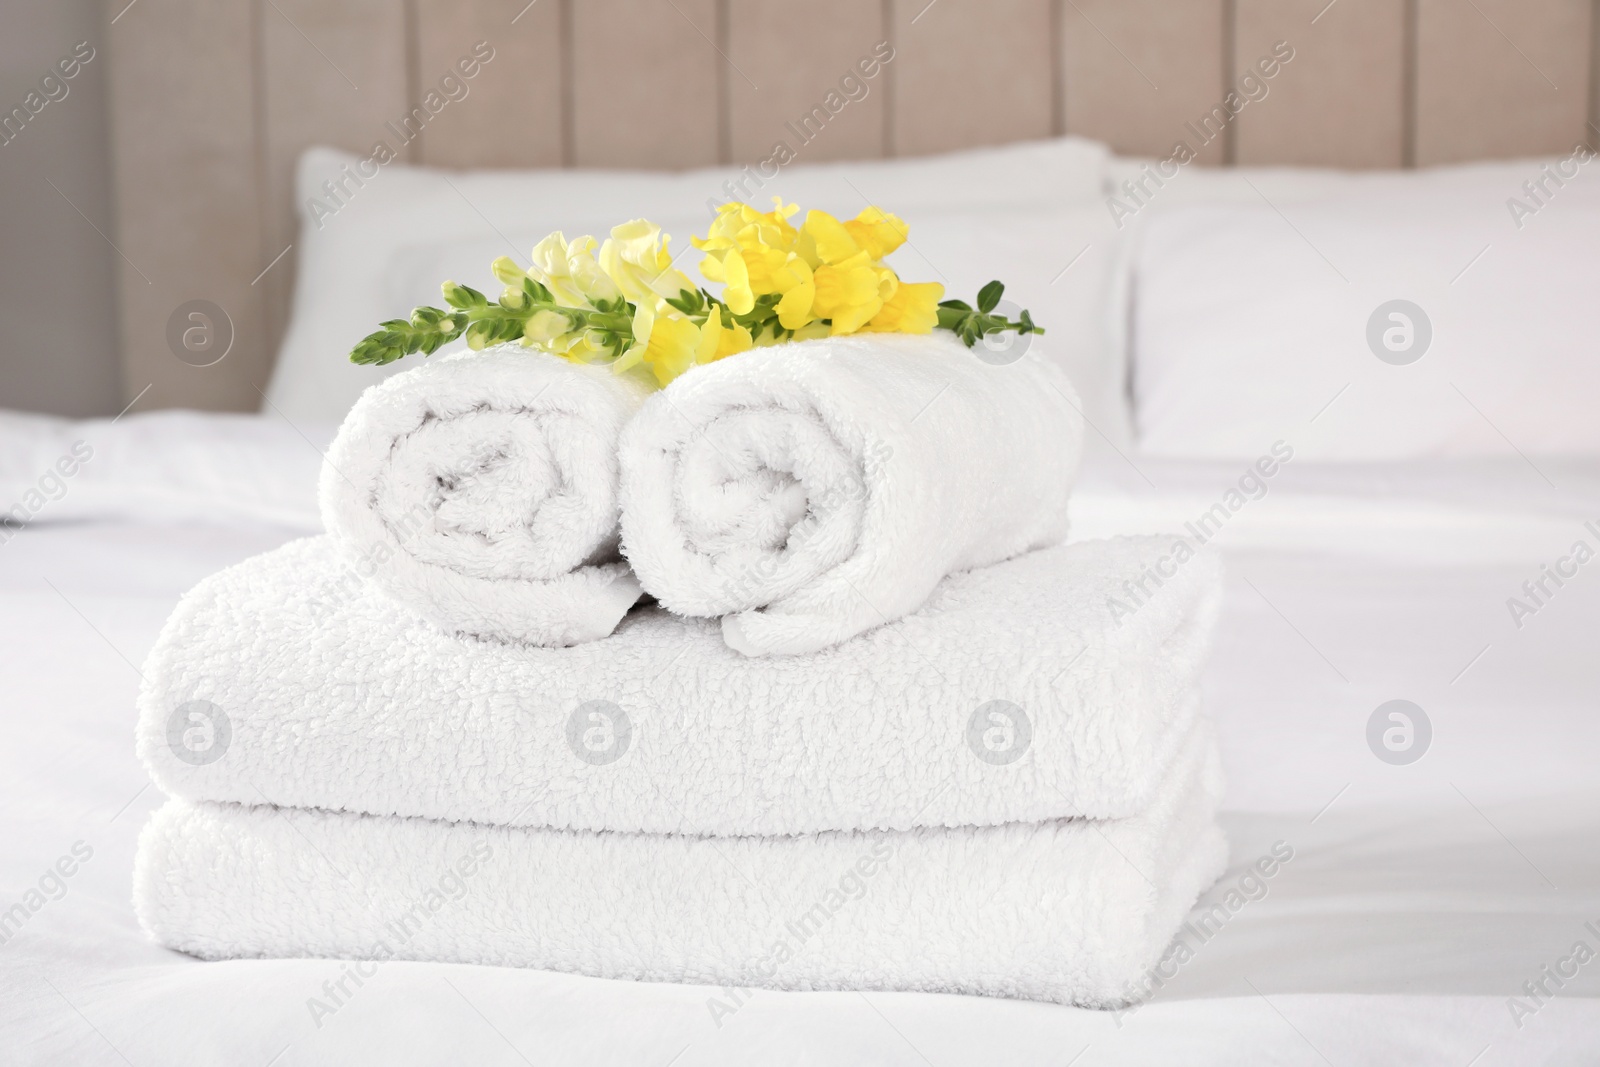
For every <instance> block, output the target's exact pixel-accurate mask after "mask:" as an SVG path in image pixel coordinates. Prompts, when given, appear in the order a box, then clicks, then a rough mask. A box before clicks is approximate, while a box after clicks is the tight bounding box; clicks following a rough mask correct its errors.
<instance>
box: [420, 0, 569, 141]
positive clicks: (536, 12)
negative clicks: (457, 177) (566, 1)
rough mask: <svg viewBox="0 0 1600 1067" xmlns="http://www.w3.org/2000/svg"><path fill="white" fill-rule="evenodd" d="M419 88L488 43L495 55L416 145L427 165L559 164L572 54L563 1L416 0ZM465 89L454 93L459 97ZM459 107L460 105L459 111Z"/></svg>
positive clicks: (435, 81) (430, 84) (432, 82)
mask: <svg viewBox="0 0 1600 1067" xmlns="http://www.w3.org/2000/svg"><path fill="white" fill-rule="evenodd" d="M415 2H416V5H417V9H416V10H417V44H416V56H417V69H416V83H417V89H418V90H419V91H423V92H425V91H426V90H427V89H429V88H430V87H438V85H439V83H440V79H442V78H444V77H445V76H446V75H447V74H450V73H451V72H452V71H455V72H456V73H457V74H458V75H459V71H458V70H457V67H456V65H457V64H458V63H459V62H460V61H461V60H462V59H463V58H464V57H468V56H470V55H471V53H472V48H473V46H474V45H477V44H478V43H479V42H484V43H487V44H488V45H489V47H491V48H493V49H494V58H493V59H492V60H490V61H489V63H488V64H487V65H485V66H484V67H483V68H482V70H481V71H480V72H479V74H478V76H477V77H475V78H473V79H472V80H471V81H469V82H464V83H463V84H465V86H466V89H467V95H466V96H465V97H464V98H462V99H461V100H459V101H453V102H452V103H451V104H450V106H449V107H447V108H446V109H445V110H444V111H443V112H441V113H440V115H439V121H438V122H436V123H434V124H432V125H430V126H428V127H427V128H426V129H425V131H424V132H423V135H422V137H421V138H420V139H419V140H418V142H417V143H418V144H419V145H420V146H421V149H422V151H421V157H420V158H421V161H422V162H424V163H432V164H435V165H438V166H444V167H559V166H561V164H562V163H563V162H565V159H564V158H563V154H562V129H561V127H562V107H563V106H564V105H563V96H562V87H561V78H562V66H563V63H564V60H565V57H566V55H567V52H566V49H565V48H563V47H562V44H561V42H562V41H563V40H565V39H566V27H565V26H564V25H563V23H564V21H565V19H564V12H563V10H562V6H563V5H562V2H561V0H536V2H535V3H533V4H531V5H530V4H529V3H528V0H415ZM460 91H461V90H460V89H456V90H455V92H457V93H459V92H460ZM458 104H459V106H457V105H458Z"/></svg>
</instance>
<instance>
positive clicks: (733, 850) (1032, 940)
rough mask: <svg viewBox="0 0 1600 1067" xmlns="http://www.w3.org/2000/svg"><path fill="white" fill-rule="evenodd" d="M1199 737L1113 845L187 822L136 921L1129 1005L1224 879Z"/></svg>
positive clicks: (714, 975)
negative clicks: (1200, 902)
mask: <svg viewBox="0 0 1600 1067" xmlns="http://www.w3.org/2000/svg"><path fill="white" fill-rule="evenodd" d="M1195 733H1196V735H1195V736H1194V737H1193V738H1192V739H1191V741H1190V742H1189V743H1188V744H1187V745H1185V751H1184V752H1183V754H1182V755H1181V756H1180V758H1179V759H1178V761H1177V763H1176V765H1175V766H1174V768H1173V773H1172V774H1171V775H1169V776H1168V778H1167V781H1166V782H1165V783H1164V784H1163V787H1162V789H1161V790H1160V791H1159V792H1158V794H1157V795H1156V797H1155V798H1154V800H1153V803H1152V804H1151V806H1150V807H1149V809H1148V810H1146V811H1145V812H1144V813H1142V814H1140V815H1138V816H1136V817H1133V818H1129V819H1122V820H1116V821H1111V822H1105V823H1096V822H1089V821H1086V820H1067V821H1052V822H1045V823H1042V824H1017V823H1013V824H1008V825H1004V826H995V827H986V828H973V827H955V828H930V829H919V830H913V831H909V832H882V831H877V832H864V833H832V834H821V835H814V836H804V837H789V838H760V837H741V838H723V839H711V838H697V837H683V836H657V835H650V834H620V833H602V834H596V833H585V832H573V831H562V830H541V829H511V828H504V827H486V826H479V825H473V824H470V823H444V822H435V821H431V820H425V819H399V818H393V817H373V816H355V815H337V814H330V813H325V812H310V811H296V810H276V809H271V808H242V807H238V806H236V805H217V804H204V803H201V804H193V803H189V802H186V801H170V802H169V803H168V804H167V805H166V806H165V807H164V808H162V809H161V810H160V811H159V812H158V813H157V814H156V816H155V817H154V819H153V820H152V821H151V823H150V824H149V825H148V826H147V827H146V829H145V831H144V834H143V836H142V838H141V840H140V847H139V857H138V861H137V865H136V870H135V873H134V902H135V907H136V910H137V912H138V916H139V921H140V922H141V924H142V925H143V926H144V927H145V929H146V930H148V931H149V932H150V933H151V934H152V935H153V936H154V937H155V938H156V940H158V941H159V942H161V943H162V944H164V945H167V946H168V947H171V948H174V949H178V950H180V951H183V952H188V953H192V954H194V955H197V956H201V957H205V958H208V959H223V958H235V957H256V956H339V957H347V958H352V959H368V960H387V959H421V960H443V961H453V962H464V963H480V964H494V965H502V966H506V965H509V966H522V967H539V968H544V969H548V970H558V971H574V972H579V973H582V974H590V975H596V976H601V977H608V978H630V979H640V980H648V981H672V982H704V983H710V984H714V985H722V986H760V987H767V988H776V989H903V990H925V991H933V992H947V993H976V994H987V995H993V996H1006V997H1022V998H1030V999H1038V1000H1050V1001H1058V1002H1062V1003H1072V1004H1080V1005H1085V1006H1091V1007H1113V1006H1120V1005H1122V1004H1124V1003H1127V1002H1129V1001H1131V1000H1133V999H1136V998H1137V997H1138V996H1139V995H1140V994H1141V993H1142V992H1143V991H1144V990H1145V989H1146V988H1147V985H1148V983H1147V982H1144V981H1142V978H1143V976H1144V975H1145V973H1146V972H1147V971H1148V970H1149V968H1151V967H1152V966H1153V965H1155V964H1156V962H1157V961H1158V959H1159V958H1160V955H1161V953H1162V951H1163V949H1164V948H1165V947H1166V945H1167V944H1168V943H1169V941H1170V940H1171V938H1172V936H1173V934H1174V933H1175V932H1176V931H1177V929H1178V927H1179V925H1180V924H1181V923H1182V921H1183V917H1184V915H1185V913H1186V912H1187V911H1188V909H1189V908H1190V907H1191V906H1192V905H1193V903H1194V901H1195V899H1196V897H1197V896H1198V895H1199V894H1200V893H1201V892H1202V891H1203V890H1204V889H1205V888H1206V886H1208V885H1209V884H1210V883H1211V882H1212V881H1213V880H1214V879H1215V878H1216V877H1217V876H1218V875H1219V874H1220V873H1221V871H1222V870H1223V868H1224V867H1225V865H1226V861H1227V847H1226V843H1225V842H1224V840H1223V838H1222V835H1221V832H1220V830H1219V829H1218V828H1217V826H1216V824H1215V821H1214V819H1213V813H1214V810H1215V807H1216V804H1217V800H1218V797H1219V796H1220V794H1221V774H1220V771H1219V770H1218V766H1217V760H1216V754H1215V750H1214V745H1213V744H1212V743H1211V741H1210V738H1209V730H1208V729H1205V728H1202V729H1200V730H1198V731H1196V732H1195ZM1013 769H1014V768H1013ZM999 770H1001V771H1004V770H1005V769H1004V768H1000V769H999ZM358 973H359V974H362V975H365V976H366V977H370V976H371V975H372V973H373V971H372V970H371V969H370V965H369V966H367V967H364V968H361V969H360V970H359V971H358ZM325 1007H327V1008H334V1007H337V1005H334V1004H331V1003H330V1004H327V1005H325Z"/></svg>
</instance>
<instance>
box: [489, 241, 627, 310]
mask: <svg viewBox="0 0 1600 1067" xmlns="http://www.w3.org/2000/svg"><path fill="white" fill-rule="evenodd" d="M532 258H533V263H532V265H530V266H529V267H528V271H527V273H528V275H529V276H530V277H532V278H533V280H534V281H537V282H540V283H542V284H543V285H544V286H545V287H546V288H547V289H549V290H550V294H551V295H552V296H554V297H555V298H556V303H558V304H560V305H561V306H562V307H576V308H588V307H593V306H594V302H595V301H597V300H615V299H616V298H617V297H618V296H621V295H622V294H621V291H620V290H619V289H618V288H617V286H616V284H615V283H613V282H612V280H611V279H610V278H609V277H607V276H606V273H605V271H603V270H601V269H600V265H599V264H598V263H597V262H595V258H594V238H593V237H579V238H577V239H576V240H574V241H572V242H571V243H570V244H569V243H568V242H567V239H566V238H565V237H564V236H562V233H561V231H560V230H557V231H556V232H555V233H552V234H551V235H550V236H549V237H546V238H545V239H544V240H542V241H540V242H539V243H538V244H536V245H534V246H533V257H532ZM513 266H514V264H513ZM497 273H498V272H497Z"/></svg>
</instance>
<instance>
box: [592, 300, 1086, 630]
mask: <svg viewBox="0 0 1600 1067" xmlns="http://www.w3.org/2000/svg"><path fill="white" fill-rule="evenodd" d="M1082 436H1083V420H1082V416H1081V414H1080V411H1079V404H1078V400H1077V397H1076V396H1075V395H1074V394H1073V391H1072V386H1071V385H1070V384H1068V382H1067V380H1066V378H1065V377H1064V376H1063V375H1062V374H1061V372H1060V371H1059V370H1057V369H1056V368H1055V367H1054V366H1052V365H1051V364H1050V363H1048V362H1047V361H1046V360H1044V359H1043V358H1041V357H1040V356H1039V355H1038V353H1036V352H1028V353H1025V354H1024V355H1023V356H1022V357H1021V358H1020V359H1018V360H1016V361H1015V362H1012V363H1009V364H1006V365H1003V366H996V365H991V364H989V363H985V362H983V361H982V360H981V359H979V358H978V356H977V355H976V354H974V353H973V352H972V351H970V350H968V349H967V348H966V347H964V346H963V345H962V344H961V343H960V342H959V341H957V340H956V339H955V338H954V337H953V336H952V335H950V334H948V333H942V332H939V331H935V333H934V334H933V335H929V336H916V335H907V334H874V335H870V336H850V337H838V338H825V339H820V340H814V341H805V342H800V343H797V344H787V345H781V346H778V347H774V348H768V349H764V350H760V351H756V352H751V353H747V354H745V355H741V356H740V357H739V358H737V359H728V360H722V361H719V362H717V363H714V364H711V365H709V366H706V367H701V368H697V369H696V370H694V371H693V372H691V373H689V374H686V375H684V376H683V377H682V378H680V379H678V380H677V381H675V382H673V383H672V384H671V385H670V386H668V387H667V388H666V389H665V390H663V391H662V392H660V393H659V394H657V395H655V396H652V397H651V398H650V399H649V400H647V401H646V402H645V404H644V406H643V407H642V408H641V409H640V411H639V414H638V415H637V416H636V417H635V418H634V419H633V421H632V422H631V423H630V424H629V425H628V428H627V429H626V430H625V431H624V433H623V437H622V539H623V548H624V552H625V554H626V555H627V557H628V559H629V561H630V562H631V563H632V564H633V567H634V570H635V571H636V572H637V573H638V575H639V580H640V582H641V583H642V584H643V585H644V588H645V590H646V591H647V592H649V593H650V594H651V595H653V596H655V597H656V598H657V599H658V600H660V601H661V603H662V604H664V605H665V606H666V607H668V608H669V609H671V610H672V611H675V612H678V613H680V614H684V615H696V616H707V617H714V616H723V619H722V630H723V636H724V638H725V640H726V641H727V643H728V644H729V645H730V646H731V647H733V648H735V649H738V650H739V651H741V652H743V653H745V654H747V655H752V656H754V655H763V654H768V653H778V654H782V653H804V652H813V651H816V650H817V649H820V648H825V647H827V646H829V645H832V644H835V643H837V642H839V641H843V640H845V639H846V638H849V637H852V636H854V635H856V634H859V633H861V632H862V631H864V630H867V629H869V628H871V627H873V626H877V625H879V624H881V623H884V622H889V621H891V620H893V619H897V618H900V617H901V616H903V615H905V614H907V613H908V612H912V611H915V610H916V609H917V608H918V607H919V606H921V605H922V603H923V602H924V601H925V600H926V599H927V598H928V595H929V594H930V593H932V591H933V589H934V586H935V585H937V584H938V582H939V580H940V579H941V578H943V577H944V576H945V575H947V574H950V573H952V572H954V571H960V570H965V569H967V568H969V567H978V566H982V565H984V564H988V563H994V562H997V561H999V560H1003V559H1007V558H1009V557H1011V556H1014V555H1016V554H1018V553H1020V552H1024V551H1027V550H1028V549H1031V548H1038V547H1041V546H1043V545H1049V544H1054V543H1056V542H1058V541H1060V540H1062V539H1063V538H1064V537H1065V536H1066V531H1067V497H1068V494H1069V493H1070V492H1071V489H1072V485H1073V481H1074V479H1075V477H1076V474H1077V467H1078V461H1079V456H1080V451H1081V446H1082Z"/></svg>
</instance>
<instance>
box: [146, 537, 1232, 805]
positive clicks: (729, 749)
mask: <svg viewBox="0 0 1600 1067" xmlns="http://www.w3.org/2000/svg"><path fill="white" fill-rule="evenodd" d="M1170 548H1171V541H1170V540H1168V539H1163V538H1154V537H1151V538H1128V539H1117V540H1113V541H1093V542H1084V543H1082V544H1076V545H1065V546H1058V547H1056V548H1050V549H1045V550H1043V551H1040V552H1034V553H1030V554H1028V555H1024V556H1020V557H1018V558H1016V559H1014V560H1010V561H1008V562H1006V563H1002V564H998V565H996V566H993V567H986V568H983V569H981V570H975V571H969V572H966V573H964V574H959V575H953V576H951V577H950V578H949V579H947V580H946V581H945V582H943V583H941V585H940V587H939V588H938V590H936V591H935V593H934V595H933V597H932V598H930V600H929V602H928V603H927V605H925V606H924V608H923V609H922V610H921V611H920V612H917V613H915V614H913V615H909V616H907V617H905V618H903V619H900V620H898V621H896V622H894V623H892V624H890V625H888V626H884V627H881V628H879V629H877V630H874V631H872V632H870V633H867V634H863V635H861V636H860V637H857V638H855V639H853V640H851V641H848V642H846V643H844V644H842V645H839V646H837V647H835V648H832V649H828V650H826V651H824V652H820V653H817V654H816V655H814V656H810V657H805V658H794V657H779V658H761V659H750V658H747V657H744V656H741V655H739V654H738V653H736V652H733V651H732V650H730V649H729V648H727V646H726V645H724V644H723V642H722V639H721V637H720V635H719V634H718V632H717V630H716V627H715V624H714V623H713V622H711V621H709V620H702V619H684V618H681V617H678V616H674V615H671V614H670V613H668V612H666V611H663V610H661V609H660V608H645V609H641V610H639V611H636V612H634V613H633V614H632V615H630V616H629V617H628V618H627V619H626V620H624V622H623V623H622V625H621V626H620V627H619V628H618V630H617V632H616V633H615V634H613V635H612V636H611V637H609V638H606V639H604V640H601V641H595V642H591V643H589V644H585V645H578V646H575V647H573V648H565V649H544V648H529V647H511V646H505V645H500V644H494V643H488V642H481V641H472V640H461V639H457V638H452V637H449V636H447V635H445V634H442V633H439V632H438V631H436V630H435V629H433V628H432V627H430V626H429V625H427V624H426V623H424V622H422V621H421V620H418V619H416V618H415V617H413V616H411V615H409V614H408V613H407V612H405V611H403V610H401V609H399V608H397V607H396V606H395V605H394V604H392V603H391V602H389V601H388V600H387V598H385V597H383V596H381V595H378V594H376V593H375V592H373V591H371V590H370V589H366V590H364V589H363V587H362V586H361V585H360V583H359V582H358V583H356V584H355V585H354V586H353V587H350V586H347V584H346V582H345V578H344V575H345V572H344V571H343V569H342V568H341V566H340V564H339V562H338V559H337V557H336V556H335V555H334V553H333V552H332V550H331V549H330V547H329V546H328V544H327V542H326V540H325V539H323V538H311V539H307V540H303V541H297V542H293V543H291V544H289V545H286V546H284V547H283V548H280V549H277V550H275V551H273V552H270V553H267V554H266V555H263V556H258V557H256V558H254V559H251V560H248V561H246V562H244V563H242V564H240V565H238V566H236V567H233V568H230V569H228V570H226V571H223V572H221V573H219V574H216V575H214V576H212V577H211V578H208V579H207V580H205V581H204V582H202V583H200V584H199V585H198V586H196V587H195V589H194V590H193V591H191V592H190V593H189V594H188V595H187V596H186V597H185V598H184V600H183V601H182V602H181V603H180V604H179V606H178V608H177V609H176V610H175V611H174V612H173V614H172V617H171V619H170V620H169V621H168V622H167V625H166V628H165V629H164V630H163V632H162V634H161V636H160V638H159V639H158V640H157V642H156V645H155V648H154V649H153V650H152V651H151V653H150V656H149V659H148V660H147V661H146V663H145V667H144V686H143V688H142V690H141V693H140V699H139V707H140V721H139V726H138V739H139V752H140V755H141V756H142V758H143V759H144V761H145V764H146V766H148V767H149V769H150V773H151V775H152V777H153V778H154V779H155V781H156V783H157V785H159V786H160V787H161V788H162V789H163V790H164V791H166V792H167V793H169V794H171V795H174V796H179V797H186V798H189V799H195V800H213V801H237V802H240V803H244V804H268V803H270V804H282V805H288V806H296V807H316V808H328V809H333V810H340V811H355V812H368V813H372V814H380V815H390V814H396V815H420V816H426V817H429V818H438V819H449V820H470V821H474V822H482V823H491V824H509V825H530V826H556V827H572V828H579V829H593V830H603V829H608V830H644V831H650V832H656V833H673V832H681V833H697V834H757V833H769V834H788V833H804V832H810V831H814V830H853V829H876V828H884V829H906V828H909V827H912V826H920V825H962V824H968V825H983V824H992V823H1001V822H1012V821H1017V820H1040V819H1049V818H1058V817H1062V816H1071V815H1087V816H1091V817H1112V816H1120V815H1128V814H1132V813H1133V812H1135V811H1138V810H1140V809H1141V808H1142V807H1143V806H1144V805H1145V804H1146V803H1147V802H1148V799H1149V796H1150V794H1151V793H1152V791H1153V790H1154V788H1155V784H1156V782H1157V781H1158V779H1159V778H1160V776H1161V773H1162V771H1163V769H1164V768H1165V766H1166V765H1167V763H1168V761H1169V759H1170V755H1171V751H1172V749H1173V746H1174V745H1175V744H1176V742H1177V740H1178V735H1180V734H1181V733H1182V732H1183V730H1184V728H1185V726H1186V724H1187V722H1188V721H1189V720H1190V718H1192V716H1193V713H1194V707H1195V699H1194V691H1195V689H1196V686H1197V683H1198V676H1199V672H1200V668H1201V666H1202V662H1203V657H1204V655H1205V652H1206V649H1207V646H1208V645H1209V637H1210V631H1211V624H1212V620H1213V618H1214V616H1215V612H1216V603H1217V598H1218V584H1219V583H1218V573H1217V572H1218V567H1217V562H1216V560H1215V559H1214V558H1213V557H1211V556H1202V557H1197V558H1195V559H1192V560H1190V561H1189V562H1188V563H1187V564H1185V565H1183V566H1182V567H1179V568H1177V569H1176V570H1175V571H1172V575H1171V577H1168V578H1164V579H1163V578H1159V576H1156V577H1151V576H1153V575H1154V572H1155V570H1156V569H1157V568H1158V567H1160V566H1161V562H1160V561H1161V559H1162V557H1163V556H1165V555H1166V554H1167V553H1168V552H1169V550H1170ZM1165 569H1167V570H1169V571H1170V570H1172V568H1170V567H1167V568H1165ZM1138 582H1142V583H1143V584H1144V588H1145V589H1146V590H1148V591H1149V596H1148V599H1146V600H1145V602H1144V603H1143V605H1142V606H1136V605H1137V604H1138V601H1139V597H1140V596H1142V595H1143V594H1141V593H1139V592H1138V590H1137V587H1134V591H1133V592H1131V593H1130V591H1129V589H1128V588H1126V587H1125V586H1126V583H1138ZM1158 583H1163V584H1158ZM208 724H209V725H208ZM208 729H209V730H210V732H209V733H208V732H207V731H208Z"/></svg>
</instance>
